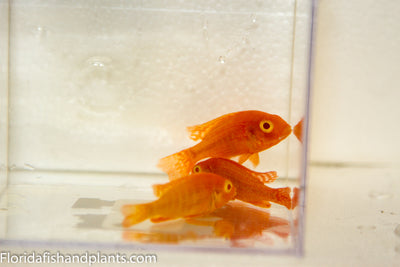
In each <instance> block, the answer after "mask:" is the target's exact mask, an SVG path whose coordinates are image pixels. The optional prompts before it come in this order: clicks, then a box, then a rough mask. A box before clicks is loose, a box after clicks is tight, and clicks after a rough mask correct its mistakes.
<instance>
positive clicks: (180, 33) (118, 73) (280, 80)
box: [0, 0, 313, 254]
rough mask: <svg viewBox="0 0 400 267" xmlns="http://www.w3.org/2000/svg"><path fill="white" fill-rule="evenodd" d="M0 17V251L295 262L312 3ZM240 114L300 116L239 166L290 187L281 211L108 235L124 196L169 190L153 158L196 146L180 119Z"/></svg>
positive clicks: (244, 212) (8, 12)
mask: <svg viewBox="0 0 400 267" xmlns="http://www.w3.org/2000/svg"><path fill="white" fill-rule="evenodd" d="M0 8H1V10H0V12H1V15H0V19H1V21H0V27H1V29H0V30H1V32H0V34H1V38H0V41H1V43H0V48H1V49H0V53H1V55H0V58H2V59H8V60H1V62H0V64H1V73H0V74H1V76H0V90H1V91H0V97H1V106H0V109H1V110H0V116H1V128H0V134H1V140H0V144H1V149H0V153H1V154H0V159H1V162H0V163H1V170H0V171H1V176H0V189H1V191H0V192H1V201H0V240H1V243H3V244H4V243H5V244H7V243H19V244H24V242H32V241H34V242H37V243H45V244H49V242H50V243H52V242H53V243H56V244H71V243H72V244H81V243H82V244H87V245H91V246H93V245H101V246H103V247H104V246H114V245H115V244H124V245H126V246H130V245H132V246H135V247H138V246H143V247H152V248H159V249H164V248H168V249H174V248H178V249H183V248H184V249H186V248H189V249H193V250H197V249H212V250H221V251H226V250H231V249H237V250H242V251H245V252H251V251H257V252H263V253H264V252H265V253H282V252H284V253H292V254H296V253H297V254H301V252H302V244H303V220H304V213H303V209H304V205H303V204H304V189H305V186H304V185H305V176H306V168H307V160H306V159H307V157H306V156H307V151H306V147H307V127H306V126H307V122H308V99H309V77H310V62H311V60H310V58H311V38H312V22H313V1H312V0H304V1H292V0H290V1H289V0H288V1H285V0H270V1H268V0H266V1H252V0H250V1H249V0H245V1H234V2H232V1H128V0H126V1H107V0H101V1H99V0H96V1H87V0H85V1H83V0H82V1H61V0H53V1H51V0H47V1H33V0H32V1H27V0H24V1H22V0H21V1H0ZM243 110H260V111H264V112H267V113H272V114H277V115H279V116H281V117H282V118H283V119H284V120H286V121H287V122H288V123H289V124H290V125H292V126H294V125H296V124H297V123H298V122H299V121H300V120H301V119H304V122H305V123H304V129H303V142H302V143H301V142H299V140H298V139H297V138H296V137H295V136H294V135H293V134H291V135H290V136H289V137H288V138H286V139H285V140H284V141H282V142H280V143H279V144H277V145H275V146H273V147H272V148H270V149H268V150H265V151H263V152H262V153H260V164H259V165H258V166H257V167H256V168H254V167H253V165H251V164H250V163H249V162H248V161H246V162H245V163H244V165H245V166H247V167H248V168H250V169H253V170H255V171H259V172H263V171H272V170H273V171H276V172H277V174H278V176H279V178H278V179H277V180H276V181H275V182H274V183H271V184H268V186H271V187H283V186H290V187H291V188H292V189H293V191H296V192H298V193H299V194H297V193H296V194H295V195H296V197H297V196H298V197H299V198H298V203H299V204H298V206H297V207H296V208H294V209H291V210H289V209H287V208H285V207H283V206H280V205H277V204H274V203H272V206H271V208H269V209H265V208H259V207H256V206H253V205H250V204H243V203H240V202H239V201H237V200H236V201H234V202H230V203H228V208H231V209H233V210H234V211H235V212H234V213H237V214H238V215H237V216H238V217H237V218H236V219H235V218H234V219H233V220H229V219H227V218H224V217H223V216H222V217H213V218H211V219H210V218H208V219H204V221H206V222H207V223H205V225H199V224H192V223H189V222H187V221H186V220H184V219H178V220H172V221H167V222H162V223H151V222H149V221H148V220H147V221H145V222H143V223H140V224H138V225H135V226H133V227H131V228H128V229H124V228H123V227H121V221H122V218H123V217H122V214H121V212H120V206H121V205H122V204H123V203H140V202H149V201H151V200H154V199H155V196H154V195H153V192H152V188H151V186H152V185H153V184H155V183H166V182H168V176H167V175H166V174H165V173H163V172H162V171H161V170H160V169H158V168H157V167H156V165H157V162H158V160H159V159H160V158H162V157H164V156H167V155H170V154H172V153H175V152H177V151H179V150H182V149H184V148H188V147H191V146H193V145H194V144H196V142H195V141H192V140H190V139H189V136H188V133H187V132H186V127H187V126H192V125H196V124H200V123H203V122H206V121H209V120H211V119H214V118H216V117H219V116H221V115H224V114H227V113H231V112H237V111H243ZM295 188H296V189H295ZM297 189H299V190H298V191H297ZM225 209H227V207H225ZM235 209H236V210H235ZM255 214H258V215H259V216H258V215H255ZM240 216H244V217H248V218H250V220H247V221H246V220H239V219H238V218H240ZM27 221H29V224H27V223H26V222H27ZM217 221H220V222H221V221H222V224H223V225H225V226H226V227H227V228H228V229H231V230H229V231H228V232H224V231H225V230H226V229H227V228H226V227H223V228H218V227H217V223H215V222H217ZM240 229H242V230H240ZM243 229H247V230H248V231H243ZM82 244H81V245H82Z"/></svg>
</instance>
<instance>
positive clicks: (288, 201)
mask: <svg viewBox="0 0 400 267" xmlns="http://www.w3.org/2000/svg"><path fill="white" fill-rule="evenodd" d="M290 192H291V190H290V187H283V188H276V191H275V199H276V201H275V202H276V203H278V204H280V205H283V206H285V207H286V208H288V209H292V198H291V197H290Z"/></svg>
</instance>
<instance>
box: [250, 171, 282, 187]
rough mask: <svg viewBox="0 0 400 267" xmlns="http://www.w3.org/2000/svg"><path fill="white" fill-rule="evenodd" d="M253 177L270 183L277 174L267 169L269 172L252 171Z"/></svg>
mask: <svg viewBox="0 0 400 267" xmlns="http://www.w3.org/2000/svg"><path fill="white" fill-rule="evenodd" d="M252 175H253V177H254V178H256V179H258V180H259V181H260V182H262V183H264V184H265V183H272V182H273V181H275V180H276V178H278V174H277V173H276V171H269V172H253V173H252Z"/></svg>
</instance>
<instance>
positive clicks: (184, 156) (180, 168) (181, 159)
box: [157, 148, 196, 180]
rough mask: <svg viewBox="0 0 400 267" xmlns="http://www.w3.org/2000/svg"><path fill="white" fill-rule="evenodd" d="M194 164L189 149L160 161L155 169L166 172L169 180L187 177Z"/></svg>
mask: <svg viewBox="0 0 400 267" xmlns="http://www.w3.org/2000/svg"><path fill="white" fill-rule="evenodd" d="M195 163H196V162H195V161H194V159H193V153H192V151H191V150H190V148H188V149H185V150H182V151H180V152H178V153H175V154H172V155H169V156H167V157H164V158H162V159H160V161H159V162H158V164H157V167H158V168H160V169H161V170H163V171H164V172H166V173H167V174H168V176H169V179H170V180H176V179H178V178H181V177H184V176H187V175H188V174H189V173H190V171H191V170H192V168H193V167H194V164H195Z"/></svg>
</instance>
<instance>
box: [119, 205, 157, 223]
mask: <svg viewBox="0 0 400 267" xmlns="http://www.w3.org/2000/svg"><path fill="white" fill-rule="evenodd" d="M150 210H151V207H150V206H149V204H137V205H124V206H122V209H121V211H122V214H124V215H125V219H124V221H123V222H122V226H123V227H129V226H132V225H135V224H138V223H140V222H142V221H144V220H146V219H148V218H149V217H150Z"/></svg>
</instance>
